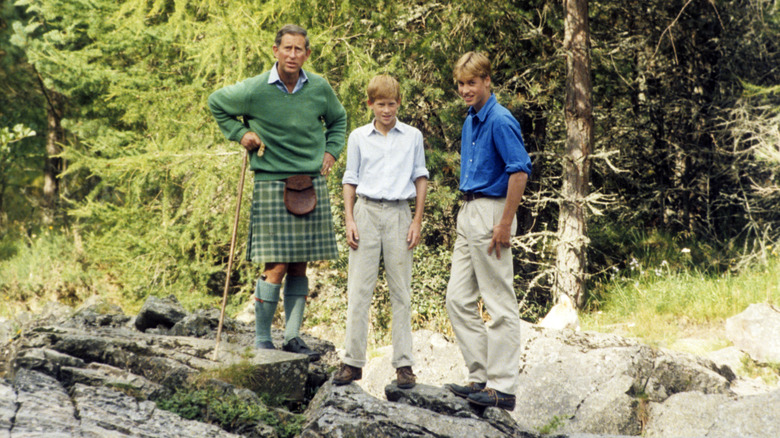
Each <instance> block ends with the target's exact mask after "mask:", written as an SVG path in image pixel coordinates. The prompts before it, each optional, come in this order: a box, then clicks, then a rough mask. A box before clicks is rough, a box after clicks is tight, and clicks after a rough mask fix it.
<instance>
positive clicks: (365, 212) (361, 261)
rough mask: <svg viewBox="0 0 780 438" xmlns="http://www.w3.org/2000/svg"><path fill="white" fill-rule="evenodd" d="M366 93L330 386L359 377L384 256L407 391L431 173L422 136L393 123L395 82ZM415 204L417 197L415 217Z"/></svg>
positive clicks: (347, 180) (350, 186) (350, 147)
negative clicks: (340, 353) (337, 356)
mask: <svg viewBox="0 0 780 438" xmlns="http://www.w3.org/2000/svg"><path fill="white" fill-rule="evenodd" d="M366 91H367V94H368V106H369V107H371V109H372V110H373V112H374V120H373V121H372V122H371V123H369V124H367V125H364V126H361V127H359V128H357V129H355V130H354V131H352V133H351V134H350V135H349V140H348V141H347V167H346V170H345V172H344V178H343V179H342V184H343V185H344V209H345V222H346V224H345V225H346V232H347V243H348V244H349V247H350V249H349V271H348V275H349V279H348V285H347V288H348V297H347V299H348V303H349V304H348V310H347V339H346V353H345V356H344V363H343V364H342V365H341V368H340V369H339V370H338V371H337V372H336V374H335V375H334V377H333V383H334V384H336V385H346V384H348V383H350V382H352V381H355V380H360V378H361V377H362V368H363V366H364V365H365V364H366V344H367V339H366V337H367V335H368V318H369V309H370V307H371V298H372V295H373V292H374V288H375V286H376V281H377V275H378V272H379V259H380V256H382V258H383V259H384V264H385V272H386V274H387V284H388V288H389V290H390V302H391V304H392V306H393V324H392V333H393V359H392V364H393V367H395V369H396V377H397V380H396V383H397V385H398V387H399V388H403V389H408V388H412V387H414V385H415V382H416V377H415V375H414V373H413V372H412V365H413V364H414V361H413V358H412V322H411V299H412V293H411V283H412V251H413V249H414V247H415V246H417V244H418V243H419V242H420V230H421V228H422V217H423V209H424V206H425V193H426V190H427V187H428V170H427V169H426V168H425V153H424V150H423V137H422V133H421V132H420V131H419V130H418V129H416V128H413V127H411V126H409V125H407V124H405V123H402V122H401V121H399V120H398V119H397V118H396V114H397V113H398V107H399V106H400V104H401V93H400V86H399V84H398V81H396V80H395V79H394V78H392V77H390V76H387V75H379V76H376V77H374V78H373V79H372V80H371V82H369V84H368V87H367V90H366ZM356 197H357V200H356ZM411 199H415V210H414V217H412V215H411V210H410V208H409V201H410V200H411Z"/></svg>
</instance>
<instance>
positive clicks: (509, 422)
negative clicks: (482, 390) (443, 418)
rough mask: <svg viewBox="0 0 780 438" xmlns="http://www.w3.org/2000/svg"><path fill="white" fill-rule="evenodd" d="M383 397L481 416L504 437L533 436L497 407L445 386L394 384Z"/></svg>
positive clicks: (457, 414) (454, 413)
mask: <svg viewBox="0 0 780 438" xmlns="http://www.w3.org/2000/svg"><path fill="white" fill-rule="evenodd" d="M385 394H386V395H387V400H389V401H393V402H398V403H404V404H407V405H409V406H415V407H420V408H424V409H427V410H429V411H433V412H436V413H439V414H444V415H448V416H451V417H456V418H471V419H475V420H479V419H482V420H483V421H486V422H487V423H489V424H490V425H491V426H493V427H494V428H495V429H497V430H499V431H501V432H503V433H504V434H506V436H508V437H510V436H535V435H534V434H532V433H530V432H524V431H521V430H519V429H518V427H517V423H515V420H513V419H512V417H511V415H510V414H509V413H508V412H507V411H504V410H503V409H498V408H491V407H489V408H480V407H478V406H475V405H472V404H470V403H469V402H467V401H466V400H465V399H463V398H460V397H456V396H455V395H454V394H453V393H452V392H450V391H449V390H448V389H445V388H442V387H434V386H430V385H421V384H417V385H415V386H414V388H411V389H401V388H399V387H398V386H396V385H394V384H390V385H387V387H385Z"/></svg>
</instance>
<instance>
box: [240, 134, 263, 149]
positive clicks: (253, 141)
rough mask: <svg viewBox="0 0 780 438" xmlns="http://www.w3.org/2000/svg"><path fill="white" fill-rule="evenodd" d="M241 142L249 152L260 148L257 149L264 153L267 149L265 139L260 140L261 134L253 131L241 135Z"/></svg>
mask: <svg viewBox="0 0 780 438" xmlns="http://www.w3.org/2000/svg"><path fill="white" fill-rule="evenodd" d="M240 143H241V146H243V147H244V148H245V149H246V150H247V151H249V152H252V151H254V150H258V149H259V150H258V151H257V154H258V155H262V154H263V152H264V151H265V143H263V140H260V136H259V135H257V134H255V133H254V132H252V131H248V132H247V133H246V134H244V136H243V137H241V142H240Z"/></svg>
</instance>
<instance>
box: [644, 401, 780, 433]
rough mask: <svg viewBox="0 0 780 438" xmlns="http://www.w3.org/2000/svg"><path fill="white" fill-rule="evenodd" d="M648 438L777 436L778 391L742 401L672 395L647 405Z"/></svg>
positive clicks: (779, 430) (779, 428)
mask: <svg viewBox="0 0 780 438" xmlns="http://www.w3.org/2000/svg"><path fill="white" fill-rule="evenodd" d="M645 436H648V437H665V438H674V437H694V436H700V437H724V438H725V437H777V436H780V390H776V391H773V392H770V393H766V394H760V395H752V396H745V397H730V396H728V395H725V394H719V395H707V394H704V393H701V392H698V391H693V392H685V393H680V394H675V395H673V396H671V397H669V399H668V400H666V401H665V402H664V403H663V404H659V403H651V404H650V421H649V423H648V425H647V429H646V434H645Z"/></svg>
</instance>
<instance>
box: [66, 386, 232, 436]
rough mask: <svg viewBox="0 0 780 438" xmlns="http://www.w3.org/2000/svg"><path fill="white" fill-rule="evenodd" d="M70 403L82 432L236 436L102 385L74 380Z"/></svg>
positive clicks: (130, 434)
mask: <svg viewBox="0 0 780 438" xmlns="http://www.w3.org/2000/svg"><path fill="white" fill-rule="evenodd" d="M72 394H73V403H74V404H75V406H76V409H77V410H78V414H79V418H80V420H81V429H82V433H83V434H84V436H106V435H109V434H111V435H114V436H128V435H129V436H149V437H160V438H165V437H170V438H178V437H238V436H239V435H234V434H232V433H228V432H225V431H224V430H222V429H220V428H219V427H217V426H213V425H210V424H205V423H201V422H198V421H190V420H185V419H183V418H181V417H179V416H178V415H176V414H174V413H172V412H168V411H164V410H162V409H157V406H156V405H155V404H154V402H151V401H138V400H136V399H135V398H133V397H130V396H127V395H125V394H123V393H122V392H119V391H114V390H111V389H108V388H106V387H92V386H86V385H81V384H77V385H76V386H75V387H74V388H73V390H72Z"/></svg>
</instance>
